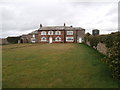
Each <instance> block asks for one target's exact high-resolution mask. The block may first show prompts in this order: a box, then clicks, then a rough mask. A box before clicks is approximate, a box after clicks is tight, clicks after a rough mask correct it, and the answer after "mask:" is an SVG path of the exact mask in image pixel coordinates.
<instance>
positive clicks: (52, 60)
mask: <svg viewBox="0 0 120 90" xmlns="http://www.w3.org/2000/svg"><path fill="white" fill-rule="evenodd" d="M2 56H3V64H2V66H3V88H60V87H62V88H68V87H69V88H117V87H118V83H117V82H116V81H114V79H112V76H111V73H110V71H109V69H108V67H107V66H106V64H104V63H102V62H101V59H102V58H103V55H102V54H100V53H98V52H97V51H96V50H94V49H92V48H90V47H88V46H86V45H84V44H26V45H24V44H23V45H22V44H20V45H19V46H18V45H12V46H11V45H10V46H9V45H6V46H3V55H2Z"/></svg>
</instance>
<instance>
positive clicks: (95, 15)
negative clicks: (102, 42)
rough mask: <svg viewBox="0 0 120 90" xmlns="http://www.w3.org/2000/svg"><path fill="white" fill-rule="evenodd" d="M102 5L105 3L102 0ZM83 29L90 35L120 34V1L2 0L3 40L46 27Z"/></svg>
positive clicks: (0, 8)
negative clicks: (119, 2) (96, 33)
mask: <svg viewBox="0 0 120 90" xmlns="http://www.w3.org/2000/svg"><path fill="white" fill-rule="evenodd" d="M100 1H101V0H100ZM64 23H66V26H71V25H72V26H73V27H82V28H84V29H86V33H87V32H89V33H91V32H92V30H93V29H99V30H100V34H110V33H111V32H116V31H117V30H118V2H117V0H114V2H113V1H112V0H110V1H105V0H102V1H101V2H97V1H95V0H94V1H91V2H90V0H89V1H87V0H84V2H83V1H82V0H0V30H1V33H0V38H6V37H8V36H19V35H22V34H28V33H30V32H32V31H35V30H37V29H38V28H39V25H40V24H42V25H43V26H63V25H64Z"/></svg>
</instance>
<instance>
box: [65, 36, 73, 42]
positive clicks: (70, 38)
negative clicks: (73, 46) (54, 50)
mask: <svg viewBox="0 0 120 90" xmlns="http://www.w3.org/2000/svg"><path fill="white" fill-rule="evenodd" d="M66 41H72V42H73V41H74V38H73V37H66Z"/></svg>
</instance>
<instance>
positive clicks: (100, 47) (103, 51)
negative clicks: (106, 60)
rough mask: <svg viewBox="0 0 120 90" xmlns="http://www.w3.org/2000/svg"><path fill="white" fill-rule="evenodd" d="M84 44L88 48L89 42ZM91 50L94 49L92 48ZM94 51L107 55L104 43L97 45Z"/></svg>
mask: <svg viewBox="0 0 120 90" xmlns="http://www.w3.org/2000/svg"><path fill="white" fill-rule="evenodd" d="M86 44H87V45H88V46H90V42H89V41H87V42H86ZM93 48H95V47H93ZM95 49H97V50H98V51H99V52H100V53H102V54H104V55H107V47H106V46H105V44H104V43H98V44H97V47H96V48H95Z"/></svg>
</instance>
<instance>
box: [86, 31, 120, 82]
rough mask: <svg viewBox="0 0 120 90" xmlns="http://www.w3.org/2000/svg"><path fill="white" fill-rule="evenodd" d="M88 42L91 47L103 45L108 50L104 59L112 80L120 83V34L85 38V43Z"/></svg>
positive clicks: (87, 36)
mask: <svg viewBox="0 0 120 90" xmlns="http://www.w3.org/2000/svg"><path fill="white" fill-rule="evenodd" d="M87 41H89V42H90V46H91V47H97V44H98V43H99V42H101V43H104V44H105V45H106V47H107V48H108V51H107V56H106V57H105V58H104V60H105V62H107V64H108V66H109V67H110V69H111V71H112V76H113V78H115V79H117V80H118V81H120V32H116V33H111V34H108V35H98V36H93V35H88V34H86V36H85V43H86V42H87Z"/></svg>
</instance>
